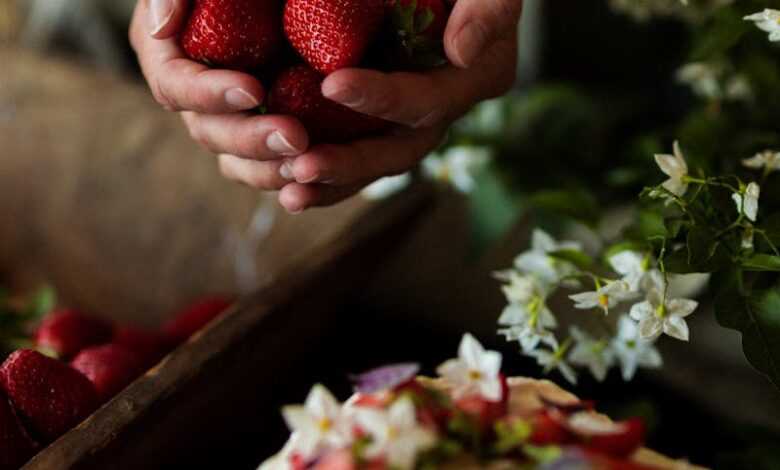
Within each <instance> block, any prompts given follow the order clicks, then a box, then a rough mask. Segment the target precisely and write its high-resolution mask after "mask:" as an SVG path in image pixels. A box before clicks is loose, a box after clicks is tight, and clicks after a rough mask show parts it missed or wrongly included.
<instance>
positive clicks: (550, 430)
mask: <svg viewBox="0 0 780 470" xmlns="http://www.w3.org/2000/svg"><path fill="white" fill-rule="evenodd" d="M565 419H566V417H565V416H563V415H562V414H561V413H560V412H559V411H557V410H543V411H540V412H539V413H538V414H537V415H536V416H534V418H533V422H532V427H533V432H532V433H531V437H530V438H529V441H530V442H531V443H532V444H534V445H538V446H546V445H553V444H565V443H567V442H569V441H571V439H572V435H571V433H570V432H569V430H568V429H566V424H565V423H564V420H565Z"/></svg>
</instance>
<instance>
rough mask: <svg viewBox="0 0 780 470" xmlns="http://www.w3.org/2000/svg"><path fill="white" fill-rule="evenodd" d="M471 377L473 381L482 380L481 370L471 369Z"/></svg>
mask: <svg viewBox="0 0 780 470" xmlns="http://www.w3.org/2000/svg"><path fill="white" fill-rule="evenodd" d="M469 379H471V380H473V381H477V380H481V379H482V372H480V371H478V370H474V369H472V370H470V371H469Z"/></svg>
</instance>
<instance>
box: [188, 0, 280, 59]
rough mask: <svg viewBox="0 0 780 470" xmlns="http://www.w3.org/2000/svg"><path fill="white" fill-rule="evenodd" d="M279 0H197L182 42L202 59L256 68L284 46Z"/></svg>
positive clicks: (190, 52) (192, 54)
mask: <svg viewBox="0 0 780 470" xmlns="http://www.w3.org/2000/svg"><path fill="white" fill-rule="evenodd" d="M280 25H281V3H280V0H194V2H193V7H192V11H191V13H190V17H189V19H188V20H187V23H186V25H185V26H184V30H183V31H182V34H181V46H182V48H183V49H184V51H185V52H186V53H187V55H188V56H189V57H190V58H191V59H193V60H197V61H199V62H203V63H205V64H208V65H211V66H215V67H225V68H229V69H237V70H247V71H252V70H256V69H258V68H260V67H262V66H263V65H265V64H266V63H268V62H269V61H270V60H271V59H272V58H273V56H274V54H275V53H276V52H277V50H278V49H279V48H280V47H281V45H282V43H283V35H282V31H281V27H280Z"/></svg>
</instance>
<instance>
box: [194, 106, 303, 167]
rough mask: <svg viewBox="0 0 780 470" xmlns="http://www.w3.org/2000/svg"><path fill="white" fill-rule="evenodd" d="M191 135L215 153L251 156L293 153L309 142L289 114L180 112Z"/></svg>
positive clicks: (301, 127)
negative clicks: (259, 114) (256, 114)
mask: <svg viewBox="0 0 780 470" xmlns="http://www.w3.org/2000/svg"><path fill="white" fill-rule="evenodd" d="M182 119H184V122H185V124H186V125H187V128H188V129H189V131H190V135H191V136H192V138H193V139H194V140H195V141H197V142H198V143H200V144H201V145H203V146H204V147H206V148H207V149H209V150H210V151H212V152H214V153H228V154H231V155H235V156H237V157H242V158H245V159H253V160H274V159H279V158H281V157H294V156H297V155H300V154H301V153H303V152H304V151H305V150H306V148H307V147H308V145H309V137H308V135H307V134H306V129H305V128H304V127H303V125H302V124H301V123H300V122H299V121H298V120H297V119H295V118H293V117H290V116H276V115H269V116H255V115H249V114H241V113H238V114H236V113H234V114H198V113H193V112H184V113H182Z"/></svg>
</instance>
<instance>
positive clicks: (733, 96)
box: [726, 75, 753, 101]
mask: <svg viewBox="0 0 780 470" xmlns="http://www.w3.org/2000/svg"><path fill="white" fill-rule="evenodd" d="M726 98H728V99H730V100H733V101H748V100H751V99H752V98H753V88H752V87H751V86H750V82H749V81H748V79H747V77H745V76H744V75H734V76H733V77H731V78H730V79H729V80H728V81H727V82H726Z"/></svg>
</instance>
